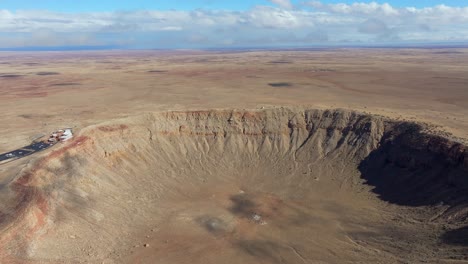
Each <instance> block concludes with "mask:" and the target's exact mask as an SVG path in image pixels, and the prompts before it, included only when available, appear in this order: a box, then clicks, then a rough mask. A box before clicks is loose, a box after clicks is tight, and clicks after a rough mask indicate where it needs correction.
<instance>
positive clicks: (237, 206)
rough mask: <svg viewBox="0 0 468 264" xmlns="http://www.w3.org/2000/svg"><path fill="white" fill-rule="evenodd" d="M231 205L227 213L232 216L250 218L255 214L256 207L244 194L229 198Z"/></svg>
mask: <svg viewBox="0 0 468 264" xmlns="http://www.w3.org/2000/svg"><path fill="white" fill-rule="evenodd" d="M230 199H231V201H232V202H233V205H232V206H231V208H229V211H230V212H231V213H233V214H234V215H239V216H242V217H251V216H252V214H254V213H255V209H256V207H257V205H256V204H255V203H254V202H253V201H252V199H251V198H250V197H249V196H248V195H246V194H237V195H233V196H231V197H230Z"/></svg>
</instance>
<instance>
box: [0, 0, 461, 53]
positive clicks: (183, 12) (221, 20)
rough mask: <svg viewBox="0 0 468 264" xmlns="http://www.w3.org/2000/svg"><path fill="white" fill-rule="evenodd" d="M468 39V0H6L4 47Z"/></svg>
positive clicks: (2, 0)
mask: <svg viewBox="0 0 468 264" xmlns="http://www.w3.org/2000/svg"><path fill="white" fill-rule="evenodd" d="M409 43H410V44H414V43H416V44H430V43H468V1H462V0H457V1H455V0H445V1H437V0H421V1H405V0H394V1H386V2H383V1H364V0H361V1H351V0H258V1H244V0H238V1H220V0H174V1H167V0H166V1H160V0H153V1H150V0H134V1H120V0H113V1H110V0H92V1H91V0H81V1H77V0H73V1H72V0H62V1H59V0H41V1H38V0H34V1H32V0H15V1H12V0H0V49H5V48H13V49H15V48H17V49H27V48H28V47H46V48H47V49H52V48H53V47H62V48H63V47H74V48H76V47H80V46H82V47H118V48H130V49H147V48H212V47H215V48H216V47H219V48H231V47H281V46H288V47H291V46H298V47H304V46H336V45H338V46H340V45H341V46H346V45H370V46H372V45H382V44H384V45H388V44H398V45H401V44H403V45H404V44H409Z"/></svg>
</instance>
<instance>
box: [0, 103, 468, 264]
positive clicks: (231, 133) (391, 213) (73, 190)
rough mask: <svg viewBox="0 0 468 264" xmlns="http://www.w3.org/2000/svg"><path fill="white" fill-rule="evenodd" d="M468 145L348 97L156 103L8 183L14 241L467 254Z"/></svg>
mask: <svg viewBox="0 0 468 264" xmlns="http://www.w3.org/2000/svg"><path fill="white" fill-rule="evenodd" d="M467 157H468V154H467V150H466V147H465V146H463V145H461V144H457V143H454V142H450V141H449V140H446V139H443V138H441V137H437V136H430V135H426V134H423V133H422V132H420V128H419V126H417V125H414V124H409V123H397V122H392V121H388V120H385V119H381V118H379V117H373V116H368V115H363V114H358V113H355V112H347V111H341V110H333V111H323V110H291V109H283V108H277V109H267V110H255V111H231V110H222V111H196V112H164V113H155V114H147V115H143V116H138V117H134V118H128V119H125V120H119V121H114V122H112V123H108V124H103V125H99V126H93V127H88V128H86V129H84V130H82V131H81V133H80V135H79V136H77V137H76V138H75V139H74V140H73V141H72V142H70V143H67V144H66V145H64V146H63V147H62V148H60V149H58V150H55V151H53V152H51V153H49V154H48V155H47V156H45V157H44V158H42V159H40V160H39V161H37V162H36V164H34V165H32V166H31V167H30V168H28V169H27V170H25V171H24V172H23V173H22V174H21V175H20V176H19V177H17V178H16V179H14V180H13V181H12V182H11V183H10V184H9V185H8V186H4V187H3V188H2V191H1V194H2V198H3V202H2V214H1V221H2V226H1V227H2V230H1V232H2V235H1V241H0V243H1V244H0V246H1V254H2V258H3V259H5V260H9V261H13V262H14V261H18V262H20V261H31V262H33V261H43V262H46V263H63V262H80V261H91V262H99V263H100V262H102V261H104V262H105V263H112V262H116V263H121V262H130V263H139V262H140V263H155V260H157V263H352V262H358V261H361V262H365V263H395V262H398V261H408V262H412V261H428V262H443V261H444V259H449V258H455V259H463V258H466V257H467V255H468V254H467V252H466V247H467V243H466V240H464V239H463V238H460V234H462V233H463V232H464V233H465V234H466V230H465V229H463V228H460V227H462V226H463V224H466V222H467V220H466V218H467V215H468V213H467V212H468V209H467V208H468V206H466V203H467V201H468V199H467V198H468V195H467V192H466V189H467V187H468V158H467ZM449 228H460V229H456V230H454V231H451V230H448V229H449ZM436 249H437V250H436Z"/></svg>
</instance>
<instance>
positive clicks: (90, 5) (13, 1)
mask: <svg viewBox="0 0 468 264" xmlns="http://www.w3.org/2000/svg"><path fill="white" fill-rule="evenodd" d="M291 2H292V3H294V4H300V3H301V2H305V1H298V0H293V1H291ZM353 2H356V1H351V0H326V1H322V3H346V4H352V3H353ZM359 2H363V3H370V2H373V1H365V0H361V1H359ZM376 2H378V3H389V4H391V5H392V6H395V7H409V6H412V7H418V8H421V7H429V6H434V5H439V4H445V5H448V6H464V5H465V6H466V5H467V3H465V4H463V2H465V1H463V0H445V1H440V0H417V1H416V0H412V1H408V0H391V1H376ZM255 5H272V3H270V2H269V1H266V0H264V1H262V0H257V1H250V0H235V1H226V0H175V1H167V0H135V1H128V0H127V1H122V0H0V9H9V10H22V9H41V10H51V11H59V12H90V11H116V10H137V9H158V10H170V9H177V10H193V9H198V8H203V9H226V10H238V11H239V10H247V9H250V8H252V7H253V6H255Z"/></svg>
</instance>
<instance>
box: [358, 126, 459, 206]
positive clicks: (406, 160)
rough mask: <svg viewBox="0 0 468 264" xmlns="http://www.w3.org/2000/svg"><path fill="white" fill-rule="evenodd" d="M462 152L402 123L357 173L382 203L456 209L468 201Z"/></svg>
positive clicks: (365, 160)
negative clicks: (447, 206)
mask: <svg viewBox="0 0 468 264" xmlns="http://www.w3.org/2000/svg"><path fill="white" fill-rule="evenodd" d="M463 148H464V146H463V145H461V144H458V143H454V142H450V141H449V140H447V139H445V138H442V137H439V136H434V135H427V134H424V133H421V127H420V126H418V125H415V124H410V123H402V124H399V125H397V127H395V128H394V129H393V130H392V131H391V132H387V134H386V135H384V136H383V138H382V140H381V142H380V147H379V148H377V149H376V150H374V151H372V152H371V153H370V155H369V156H368V157H367V158H366V159H364V160H363V161H362V162H361V163H360V165H359V170H360V172H361V175H362V178H363V179H364V180H365V181H366V183H367V184H368V185H371V186H373V187H374V188H373V192H375V193H376V194H378V195H379V197H380V198H381V199H382V200H384V201H387V202H390V203H394V204H398V205H407V206H423V205H435V204H440V203H443V204H447V205H456V204H460V203H462V202H465V201H468V171H467V170H466V168H464V165H463V159H464V155H465V154H464V152H463Z"/></svg>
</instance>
